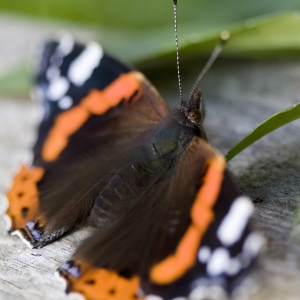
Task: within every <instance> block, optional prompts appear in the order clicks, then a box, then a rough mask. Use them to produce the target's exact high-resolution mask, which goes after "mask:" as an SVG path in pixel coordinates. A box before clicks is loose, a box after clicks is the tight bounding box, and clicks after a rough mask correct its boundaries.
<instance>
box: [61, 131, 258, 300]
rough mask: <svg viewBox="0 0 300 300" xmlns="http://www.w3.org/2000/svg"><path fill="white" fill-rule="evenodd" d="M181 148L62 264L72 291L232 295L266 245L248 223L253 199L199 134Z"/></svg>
mask: <svg viewBox="0 0 300 300" xmlns="http://www.w3.org/2000/svg"><path fill="white" fill-rule="evenodd" d="M181 150H182V151H179V152H177V153H176V163H175V164H171V167H170V169H169V170H168V171H166V172H164V173H162V174H161V176H160V178H158V179H157V180H156V182H155V183H154V184H153V185H152V187H151V188H150V189H149V190H148V192H147V194H146V195H145V196H144V197H142V199H141V200H140V201H139V202H138V203H137V205H136V206H135V207H134V208H133V209H131V211H129V212H128V213H127V214H126V215H125V216H124V217H122V218H121V219H120V220H119V221H118V222H117V223H115V224H114V225H113V226H112V227H110V228H109V229H108V230H107V231H106V232H101V231H95V232H94V234H93V235H92V236H91V237H90V238H89V239H87V240H86V241H84V243H83V244H82V246H81V247H80V248H79V249H78V251H77V252H76V253H75V255H74V257H73V259H72V260H71V261H69V262H67V263H65V264H64V265H62V266H61V268H59V270H58V272H59V275H60V276H61V277H62V278H64V279H65V281H66V282H67V290H68V291H72V292H79V293H81V294H83V295H84V296H85V297H86V298H87V299H99V298H101V297H103V298H105V299H124V300H125V299H126V300H129V299H136V298H138V297H142V296H143V295H152V296H156V297H157V299H161V298H163V299H173V298H176V297H186V296H190V298H191V299H205V298H206V297H208V296H209V297H213V293H214V291H216V293H219V294H218V295H220V291H221V292H222V293H224V294H232V293H233V291H234V289H235V287H236V286H237V283H238V282H239V281H241V280H242V278H243V277H245V275H246V274H247V272H248V271H249V268H251V266H252V265H253V262H254V261H255V257H256V255H257V252H258V249H259V248H260V245H261V243H260V242H261V240H260V238H259V237H258V236H257V235H255V234H254V233H250V230H249V226H248V223H249V218H250V216H251V213H252V210H253V207H252V203H251V202H250V200H249V199H248V198H246V197H245V196H243V195H242V194H241V193H240V192H239V191H238V189H237V188H236V187H235V185H234V183H233V182H232V180H231V178H230V175H229V173H228V171H227V170H226V167H225V161H224V158H223V157H221V156H220V155H219V154H218V153H217V152H216V151H215V150H214V149H212V147H211V146H209V145H208V144H207V143H206V142H204V141H203V140H202V139H200V138H198V137H193V138H192V140H191V141H190V142H189V144H188V146H186V148H185V147H184V148H183V149H181ZM141 289H142V290H141ZM207 293H208V294H207ZM192 296H193V297H192ZM118 297H119V298H118ZM159 297H161V298H159ZM155 299H156V298H155Z"/></svg>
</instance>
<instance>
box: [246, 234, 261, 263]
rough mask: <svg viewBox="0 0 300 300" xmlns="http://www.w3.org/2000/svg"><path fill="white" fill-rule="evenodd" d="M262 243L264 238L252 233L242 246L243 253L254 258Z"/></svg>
mask: <svg viewBox="0 0 300 300" xmlns="http://www.w3.org/2000/svg"><path fill="white" fill-rule="evenodd" d="M264 242H265V240H264V238H263V237H262V236H261V235H260V234H259V233H256V232H253V233H251V234H249V235H248V236H247V238H246V240H245V242H244V245H243V252H245V253H247V254H248V255H250V256H251V257H254V256H256V255H257V254H258V252H259V250H260V249H261V247H262V246H263V244H264Z"/></svg>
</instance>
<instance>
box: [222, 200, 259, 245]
mask: <svg viewBox="0 0 300 300" xmlns="http://www.w3.org/2000/svg"><path fill="white" fill-rule="evenodd" d="M252 212H253V204H252V202H251V201H250V200H249V199H248V198H247V197H245V196H240V197H238V198H237V199H235V200H234V202H233V203H232V205H231V207H230V210H229V212H228V213H227V215H226V216H225V218H224V220H223V221H222V223H221V225H220V227H219V228H218V231H217V236H218V238H219V239H220V241H221V242H222V243H223V245H225V246H227V247H228V246H231V245H232V244H234V243H235V242H237V241H238V240H239V239H240V237H241V235H242V233H243V231H244V229H245V227H246V225H247V223H248V220H249V218H250V216H251V215H252Z"/></svg>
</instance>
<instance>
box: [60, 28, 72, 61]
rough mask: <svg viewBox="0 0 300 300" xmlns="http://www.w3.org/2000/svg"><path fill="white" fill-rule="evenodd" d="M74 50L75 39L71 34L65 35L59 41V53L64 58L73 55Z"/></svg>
mask: <svg viewBox="0 0 300 300" xmlns="http://www.w3.org/2000/svg"><path fill="white" fill-rule="evenodd" d="M73 48H74V39H73V37H72V36H71V35H70V34H68V33H65V34H64V35H63V36H62V38H61V39H60V41H59V44H58V47H57V51H58V52H59V53H60V54H61V55H62V56H67V55H68V54H70V53H71V51H72V50H73Z"/></svg>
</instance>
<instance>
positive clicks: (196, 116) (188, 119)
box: [175, 88, 206, 139]
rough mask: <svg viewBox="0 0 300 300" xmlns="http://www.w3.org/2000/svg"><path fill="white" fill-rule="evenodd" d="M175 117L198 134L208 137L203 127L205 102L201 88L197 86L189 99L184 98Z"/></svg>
mask: <svg viewBox="0 0 300 300" xmlns="http://www.w3.org/2000/svg"><path fill="white" fill-rule="evenodd" d="M176 112H177V113H176V116H175V118H176V119H177V121H179V122H180V123H181V124H183V125H185V126H188V127H192V128H194V129H195V130H196V132H197V135H199V136H200V137H202V138H204V139H206V134H205V132H204V129H203V127H202V123H203V120H204V117H205V109H204V102H203V100H202V93H201V90H200V89H199V88H195V89H194V90H193V92H192V93H191V94H190V95H189V97H188V98H187V99H182V100H181V101H180V104H179V106H178V108H177V110H176Z"/></svg>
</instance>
